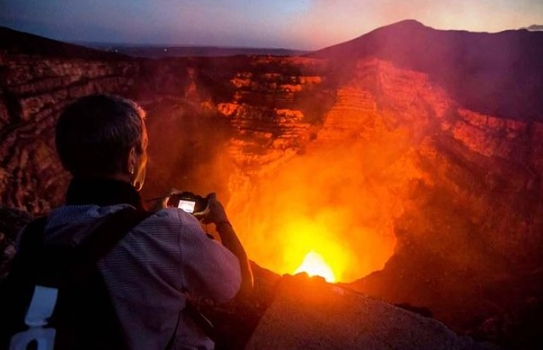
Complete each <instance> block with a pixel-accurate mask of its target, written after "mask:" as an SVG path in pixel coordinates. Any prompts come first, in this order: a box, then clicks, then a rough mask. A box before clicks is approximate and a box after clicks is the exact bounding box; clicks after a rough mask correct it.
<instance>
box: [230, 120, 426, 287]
mask: <svg viewBox="0 0 543 350" xmlns="http://www.w3.org/2000/svg"><path fill="white" fill-rule="evenodd" d="M379 130H381V129H379ZM409 136H410V135H409V134H408V133H406V132H404V131H403V130H400V131H393V132H390V131H386V130H384V131H383V132H382V135H381V137H379V138H377V137H375V139H376V140H375V141H371V142H370V141H368V140H364V141H358V142H352V143H350V144H349V143H340V144H338V145H337V146H334V147H329V148H327V149H308V150H306V153H305V154H303V155H297V156H293V157H292V158H290V159H289V160H288V161H283V162H281V163H279V164H274V165H273V166H269V167H268V168H264V167H261V168H260V169H259V173H258V175H255V174H251V175H247V174H244V173H243V172H241V171H239V172H234V173H233V174H232V175H231V177H230V182H229V188H230V189H231V190H230V193H231V197H230V202H229V205H228V212H229V213H232V214H231V220H232V222H233V224H234V227H236V232H239V235H240V239H241V240H242V242H243V244H244V246H245V248H246V250H247V254H248V255H249V256H250V258H251V259H253V260H254V261H255V262H256V263H257V264H259V265H260V266H263V267H265V268H267V269H270V270H272V271H273V272H275V273H278V274H292V273H293V272H294V271H297V270H298V268H299V267H300V264H301V262H302V261H303V260H304V257H305V256H306V255H307V254H308V252H311V251H313V252H316V253H318V254H319V255H321V256H322V259H323V260H324V261H325V262H326V265H328V266H329V268H330V270H331V271H332V273H333V275H334V281H335V282H345V283H348V282H352V281H355V280H357V279H360V278H362V277H364V276H366V275H368V274H370V273H372V272H374V271H378V270H380V269H382V268H383V267H384V265H385V263H386V262H387V260H388V259H389V258H390V257H391V256H392V254H393V253H394V246H395V243H396V238H395V232H394V220H395V219H396V218H398V217H400V216H401V215H402V213H403V210H404V209H403V206H404V203H405V202H404V200H405V198H407V197H408V195H409V194H410V193H411V192H410V191H412V188H413V185H412V183H411V182H410V181H411V180H412V179H417V178H419V177H420V176H421V174H420V172H418V171H417V169H416V167H415V166H414V165H413V163H412V159H416V157H411V156H409V152H410V149H411V148H410V138H409ZM229 215H230V214H229ZM317 274H318V273H317Z"/></svg>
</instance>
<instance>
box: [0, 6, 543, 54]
mask: <svg viewBox="0 0 543 350" xmlns="http://www.w3.org/2000/svg"><path fill="white" fill-rule="evenodd" d="M404 19H415V20H418V21H420V22H422V23H423V24H425V25H427V26H429V27H433V28H436V29H461V30H469V31H477V32H499V31H502V30H507V29H518V28H522V27H528V26H530V25H533V24H543V1H542V0H192V1H190V0H0V26H5V27H9V28H12V29H16V30H20V31H24V32H29V33H33V34H38V35H41V36H45V37H48V38H53V39H58V40H62V41H69V42H103V43H132V44H163V45H195V46H225V47H260V48H288V49H300V50H315V49H320V48H324V47H327V46H330V45H334V44H338V43H341V42H344V41H347V40H350V39H353V38H356V37H359V36H361V35H363V34H365V33H368V32H370V31H372V30H374V29H376V28H379V27H382V26H385V25H388V24H392V23H395V22H398V21H401V20H404ZM0 40H1V38H0Z"/></svg>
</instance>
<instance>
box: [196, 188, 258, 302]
mask: <svg viewBox="0 0 543 350" xmlns="http://www.w3.org/2000/svg"><path fill="white" fill-rule="evenodd" d="M206 198H207V200H208V208H209V212H208V213H207V215H206V216H205V217H204V220H203V221H204V223H206V222H207V223H214V224H215V226H216V227H217V232H218V233H219V236H221V242H222V244H223V245H224V246H225V247H226V249H228V250H230V251H231V252H232V253H233V254H234V255H235V256H236V257H237V258H238V260H239V266H240V269H241V287H240V290H239V292H238V297H246V296H248V295H249V294H251V292H252V290H253V272H252V271H251V265H250V264H249V259H247V254H246V253H245V249H244V248H243V246H242V245H241V242H240V241H239V239H238V236H237V235H236V232H235V231H234V229H233V228H232V224H230V221H229V220H228V216H227V215H226V211H225V210H224V207H223V205H222V204H221V202H219V200H218V199H217V195H216V194H215V193H210V194H208V195H207V197H206Z"/></svg>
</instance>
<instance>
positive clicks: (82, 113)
mask: <svg viewBox="0 0 543 350" xmlns="http://www.w3.org/2000/svg"><path fill="white" fill-rule="evenodd" d="M144 119H145V112H144V111H143V109H142V108H141V107H140V106H138V105H137V104H136V103H135V102H134V101H131V100H128V99H125V98H122V97H120V96H115V95H102V94H97V95H90V96H85V97H82V98H80V99H78V100H76V101H75V102H73V103H72V104H70V105H68V106H67V107H66V108H65V109H64V111H63V112H62V113H61V114H60V116H59V119H58V122H57V126H56V135H55V143H56V147H57V152H58V154H59V157H60V160H61V162H62V165H63V166H64V167H65V168H66V170H68V171H69V172H70V173H72V175H74V176H92V175H95V174H115V173H118V172H127V171H128V169H125V168H126V161H125V160H126V159H127V158H126V157H127V156H128V154H129V152H130V149H131V148H132V147H135V149H136V152H138V153H140V154H141V153H142V152H143V147H144V146H143V130H144Z"/></svg>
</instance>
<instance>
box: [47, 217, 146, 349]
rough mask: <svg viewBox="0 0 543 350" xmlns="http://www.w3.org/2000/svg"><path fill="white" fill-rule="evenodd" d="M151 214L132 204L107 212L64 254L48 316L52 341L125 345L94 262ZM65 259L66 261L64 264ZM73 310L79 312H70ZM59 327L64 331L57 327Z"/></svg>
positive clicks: (103, 346)
mask: <svg viewBox="0 0 543 350" xmlns="http://www.w3.org/2000/svg"><path fill="white" fill-rule="evenodd" d="M152 214H153V213H152V212H143V211H137V210H135V209H134V208H132V207H129V208H125V209H121V210H118V211H116V212H114V213H112V214H109V215H108V216H106V217H105V218H104V221H103V222H102V223H101V224H100V225H99V226H98V227H97V228H95V229H94V230H93V231H92V233H91V234H90V235H89V236H88V237H86V238H85V239H84V240H83V241H82V242H81V243H80V244H79V245H78V246H77V247H76V248H75V250H74V251H72V252H71V253H69V254H68V255H67V256H66V257H68V260H67V261H66V260H65V259H62V260H61V261H60V263H61V264H63V266H66V267H67V270H64V271H65V273H63V274H62V275H63V276H64V277H63V278H60V279H59V281H60V283H61V284H60V290H59V299H58V302H57V307H56V308H55V313H54V314H53V317H52V319H51V321H52V325H53V326H55V325H56V328H57V331H58V332H57V339H56V341H57V345H58V347H59V348H62V349H72V348H77V349H124V348H125V347H126V345H125V344H124V339H123V338H124V337H123V336H122V334H123V333H122V328H121V323H120V321H119V319H118V316H117V314H116V312H115V307H114V305H113V300H112V299H111V298H110V296H109V293H108V290H107V286H106V284H105V281H104V279H103V276H102V274H101V272H100V271H99V269H98V266H97V262H98V261H99V260H100V259H101V258H102V257H104V256H105V255H106V254H108V253H109V252H110V251H111V250H112V249H113V247H114V246H115V245H116V244H117V243H118V242H119V241H120V240H121V239H122V238H123V237H124V236H125V235H126V234H127V233H128V232H129V231H130V230H132V229H133V228H134V227H135V226H137V225H138V224H139V223H140V222H141V221H143V220H144V219H146V218H148V217H149V216H150V215H152ZM70 257H71V259H70ZM50 260H53V259H50ZM63 261H65V262H63ZM66 263H67V265H64V264H66ZM60 271H62V269H60ZM73 310H79V311H80V312H79V313H74V312H73ZM61 329H63V330H64V331H60V330H61ZM98 334H99V335H98Z"/></svg>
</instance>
